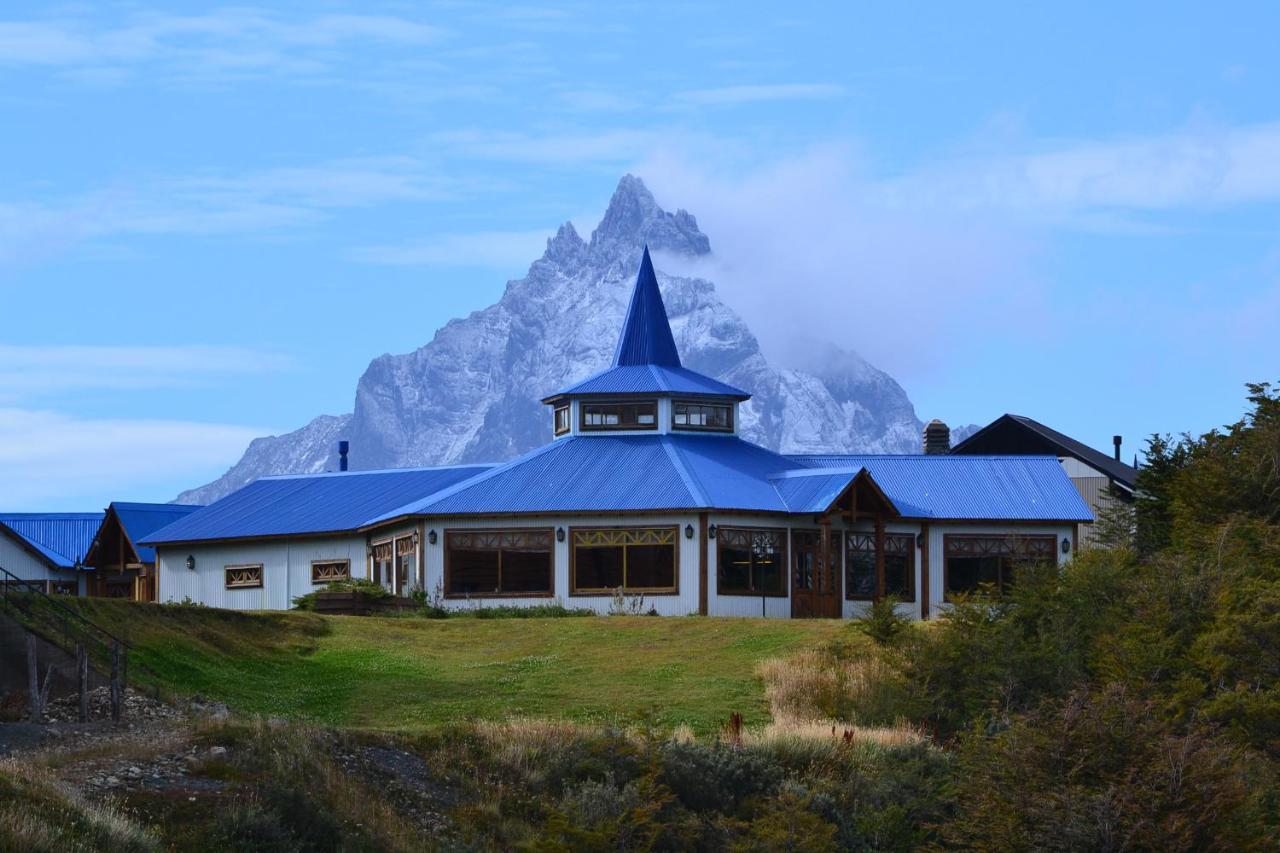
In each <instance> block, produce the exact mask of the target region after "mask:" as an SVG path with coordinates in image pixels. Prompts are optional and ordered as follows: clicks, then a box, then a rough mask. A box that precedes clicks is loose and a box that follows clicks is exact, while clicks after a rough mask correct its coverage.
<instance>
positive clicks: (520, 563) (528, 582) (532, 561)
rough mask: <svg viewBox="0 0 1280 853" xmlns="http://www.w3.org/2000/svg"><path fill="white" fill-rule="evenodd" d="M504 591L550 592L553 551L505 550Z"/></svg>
mask: <svg viewBox="0 0 1280 853" xmlns="http://www.w3.org/2000/svg"><path fill="white" fill-rule="evenodd" d="M502 591H503V592H550V591H551V551H549V550H548V551H503V552H502Z"/></svg>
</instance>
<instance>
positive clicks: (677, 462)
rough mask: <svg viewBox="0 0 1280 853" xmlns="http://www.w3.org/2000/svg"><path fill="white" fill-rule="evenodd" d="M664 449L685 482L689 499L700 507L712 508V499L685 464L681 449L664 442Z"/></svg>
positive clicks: (671, 443) (669, 442)
mask: <svg viewBox="0 0 1280 853" xmlns="http://www.w3.org/2000/svg"><path fill="white" fill-rule="evenodd" d="M662 447H663V449H664V450H666V452H667V458H669V459H670V460H671V464H672V465H673V466H675V469H676V473H677V474H679V475H680V479H681V480H682V481H683V482H684V487H685V488H686V489H688V490H689V497H691V498H693V500H694V503H696V504H697V505H698V506H700V507H710V506H711V499H710V498H709V497H708V496H707V492H706V490H705V489H704V488H703V487H702V483H701V482H700V481H699V480H698V478H697V477H696V476H694V473H693V472H692V471H690V470H689V466H688V465H686V464H685V461H684V457H683V456H682V455H681V454H680V448H678V447H676V444H675V442H673V441H663V442H662Z"/></svg>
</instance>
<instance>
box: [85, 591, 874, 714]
mask: <svg viewBox="0 0 1280 853" xmlns="http://www.w3.org/2000/svg"><path fill="white" fill-rule="evenodd" d="M78 604H79V606H80V607H81V608H82V609H83V611H84V613H85V615H87V616H88V617H89V618H91V619H93V620H94V621H96V622H99V623H100V624H102V625H104V626H106V627H108V628H113V629H115V630H117V631H119V632H122V633H123V634H124V635H126V636H127V637H128V638H129V640H130V642H131V643H132V644H133V647H134V657H133V660H134V661H136V662H138V663H141V664H143V665H144V666H146V667H147V668H149V669H150V670H152V671H153V672H154V673H155V674H156V675H157V676H158V678H159V680H160V681H161V682H162V686H163V687H165V688H168V689H170V690H172V691H174V692H177V693H180V694H199V695H201V696H203V697H205V698H210V699H218V700H221V701H224V702H226V703H227V704H228V705H230V706H231V707H232V708H234V709H237V710H240V711H246V712H251V713H258V714H264V715H278V716H284V717H293V718H302V719H308V720H313V721H316V722H322V723H326V724H331V725H339V726H353V727H359V728H368V729H383V730H396V731H406V732H412V731H422V730H425V729H428V728H431V727H433V726H437V725H440V724H442V723H447V722H452V721H457V720H468V719H504V718H506V717H510V716H535V717H558V718H564V719H571V720H576V721H581V722H609V721H624V722H625V721H633V720H637V719H648V720H650V721H652V722H654V723H656V724H657V725H660V726H664V727H667V726H675V725H677V724H680V723H688V724H689V725H691V726H692V727H693V728H694V730H695V731H697V732H699V733H708V732H711V731H714V730H715V729H717V728H718V727H719V726H720V724H721V723H722V722H723V721H724V720H725V719H727V718H728V716H729V714H730V713H731V712H733V711H739V712H741V713H742V714H743V715H744V717H745V718H746V719H747V721H748V722H749V723H755V722H761V721H764V720H765V719H766V718H767V709H766V707H765V701H764V695H763V690H762V687H761V685H760V681H759V679H758V678H757V677H756V674H755V668H756V664H757V662H759V661H760V660H762V659H764V658H768V657H775V656H779V655H787V654H790V653H792V652H794V651H796V650H798V649H800V648H802V647H805V646H808V645H812V644H816V643H819V642H822V641H824V640H828V639H831V638H833V637H835V636H837V635H839V634H841V633H842V632H847V631H848V630H849V626H848V625H847V624H846V623H840V622H838V621H826V620H796V621H791V620H763V619H713V618H693V617H689V618H653V617H581V618H567V619H470V618H461V619H449V620H427V619H375V618H361V617H327V616H318V615H315V614H310V613H267V614H247V613H236V612H228V611H219V610H211V609H204V608H194V607H171V606H161V605H145V604H131V603H127V602H115V601H106V600H103V599H80V600H79V601H78Z"/></svg>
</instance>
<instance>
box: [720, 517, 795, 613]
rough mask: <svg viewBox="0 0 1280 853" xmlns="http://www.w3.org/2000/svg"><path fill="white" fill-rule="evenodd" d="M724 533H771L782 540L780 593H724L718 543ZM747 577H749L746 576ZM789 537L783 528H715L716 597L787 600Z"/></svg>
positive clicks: (788, 589)
mask: <svg viewBox="0 0 1280 853" xmlns="http://www.w3.org/2000/svg"><path fill="white" fill-rule="evenodd" d="M725 533H729V534H733V533H748V534H750V533H772V534H777V535H778V536H779V537H781V539H782V550H781V551H780V552H779V553H780V554H781V555H782V566H781V572H782V591H781V592H755V591H746V592H725V590H724V574H723V572H721V570H720V547H721V545H720V542H721V539H720V537H722V536H723V535H724V534H725ZM748 576H749V575H748ZM790 590H791V536H790V535H789V533H788V531H787V528H785V527H736V526H728V527H717V528H716V595H725V596H736V597H739V598H787V597H788V596H789V595H790V594H791V592H790Z"/></svg>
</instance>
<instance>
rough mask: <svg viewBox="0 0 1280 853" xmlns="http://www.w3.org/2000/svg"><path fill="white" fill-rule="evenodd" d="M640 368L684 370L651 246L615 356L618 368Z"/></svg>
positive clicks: (641, 266) (645, 254) (628, 309)
mask: <svg viewBox="0 0 1280 853" xmlns="http://www.w3.org/2000/svg"><path fill="white" fill-rule="evenodd" d="M637 364H657V365H661V366H662V367H679V366H680V353H679V352H678V351H677V350H676V339H675V338H674V337H673V336H672V334H671V323H670V322H668V321H667V308H666V306H665V305H663V304H662V293H661V292H659V290H658V277H657V276H656V275H655V274H654V272H653V261H651V260H650V259H649V247H648V245H646V246H645V247H644V256H643V257H642V258H641V259H640V272H639V274H637V275H636V287H635V290H633V291H632V292H631V303H630V304H629V305H627V317H626V320H624V321H623V323H622V334H621V335H620V336H619V337H618V348H617V350H615V351H614V354H613V366H614V367H623V366H629V365H637Z"/></svg>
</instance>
